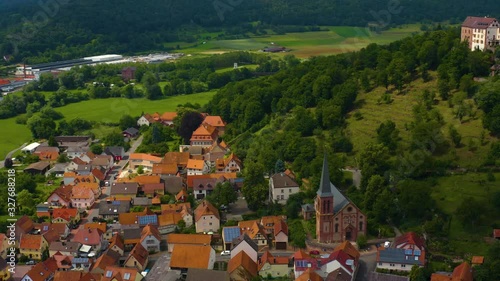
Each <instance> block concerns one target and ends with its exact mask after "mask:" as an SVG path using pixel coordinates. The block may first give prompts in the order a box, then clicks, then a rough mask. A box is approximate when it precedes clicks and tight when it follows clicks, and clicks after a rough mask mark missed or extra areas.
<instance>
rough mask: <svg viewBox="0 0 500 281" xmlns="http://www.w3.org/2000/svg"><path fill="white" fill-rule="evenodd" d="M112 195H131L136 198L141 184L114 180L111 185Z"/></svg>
mask: <svg viewBox="0 0 500 281" xmlns="http://www.w3.org/2000/svg"><path fill="white" fill-rule="evenodd" d="M110 188H111V191H110V196H111V197H131V198H135V197H136V196H137V192H138V191H139V184H137V183H135V182H126V183H125V182H114V183H113V184H112V185H111V187H110Z"/></svg>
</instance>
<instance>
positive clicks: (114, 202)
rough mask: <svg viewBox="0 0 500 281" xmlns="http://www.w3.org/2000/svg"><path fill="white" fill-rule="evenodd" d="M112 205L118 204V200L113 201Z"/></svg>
mask: <svg viewBox="0 0 500 281" xmlns="http://www.w3.org/2000/svg"><path fill="white" fill-rule="evenodd" d="M111 204H112V205H120V201H113V203H111Z"/></svg>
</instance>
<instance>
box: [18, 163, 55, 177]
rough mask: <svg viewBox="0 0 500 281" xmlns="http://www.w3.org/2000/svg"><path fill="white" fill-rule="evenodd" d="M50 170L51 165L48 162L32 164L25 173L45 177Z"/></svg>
mask: <svg viewBox="0 0 500 281" xmlns="http://www.w3.org/2000/svg"><path fill="white" fill-rule="evenodd" d="M49 169H50V163H49V162H47V161H39V162H36V163H32V164H30V165H29V166H28V167H26V168H25V169H24V170H23V171H24V172H25V173H28V174H31V175H45V174H46V173H47V171H48V170H49Z"/></svg>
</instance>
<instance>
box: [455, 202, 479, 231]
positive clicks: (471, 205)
mask: <svg viewBox="0 0 500 281" xmlns="http://www.w3.org/2000/svg"><path fill="white" fill-rule="evenodd" d="M483 211H484V204H483V203H481V202H479V201H478V200H476V199H474V198H473V197H467V198H465V199H464V200H463V201H462V203H461V204H460V205H458V207H457V209H456V211H455V217H456V218H457V219H458V220H459V221H460V222H461V223H462V225H464V226H469V225H472V226H475V225H476V224H478V223H479V222H480V221H481V216H482V214H483Z"/></svg>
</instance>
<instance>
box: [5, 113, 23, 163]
mask: <svg viewBox="0 0 500 281" xmlns="http://www.w3.org/2000/svg"><path fill="white" fill-rule="evenodd" d="M0 128H2V130H3V131H4V133H2V134H0V161H3V159H4V157H5V155H7V153H9V152H10V151H12V150H14V149H16V148H18V147H20V146H21V145H22V144H23V143H25V142H29V141H30V139H31V132H30V131H29V130H28V127H26V125H20V124H16V118H15V117H14V118H9V119H1V120H0Z"/></svg>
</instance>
